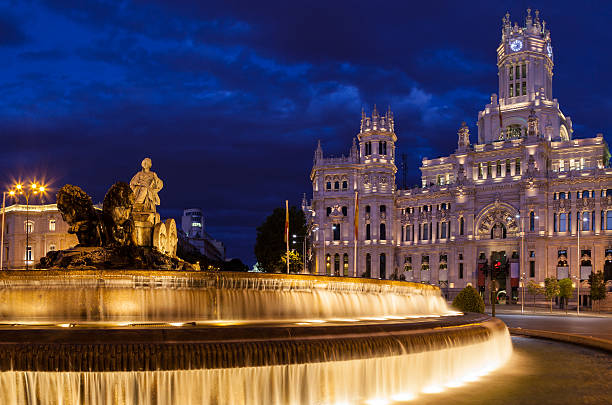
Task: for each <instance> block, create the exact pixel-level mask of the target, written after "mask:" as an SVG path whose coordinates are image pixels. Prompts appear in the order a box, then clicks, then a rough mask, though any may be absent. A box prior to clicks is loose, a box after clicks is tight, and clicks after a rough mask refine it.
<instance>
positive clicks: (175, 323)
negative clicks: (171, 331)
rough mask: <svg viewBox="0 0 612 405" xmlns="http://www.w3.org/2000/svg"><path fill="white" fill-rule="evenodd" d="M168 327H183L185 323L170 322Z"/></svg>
mask: <svg viewBox="0 0 612 405" xmlns="http://www.w3.org/2000/svg"><path fill="white" fill-rule="evenodd" d="M170 325H172V326H183V325H185V323H184V322H170Z"/></svg>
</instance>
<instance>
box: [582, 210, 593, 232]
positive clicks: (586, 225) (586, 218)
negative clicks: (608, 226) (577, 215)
mask: <svg viewBox="0 0 612 405" xmlns="http://www.w3.org/2000/svg"><path fill="white" fill-rule="evenodd" d="M581 216H582V223H581V224H580V229H581V230H583V231H588V230H589V229H590V222H591V215H589V213H588V212H583V213H582V215H581Z"/></svg>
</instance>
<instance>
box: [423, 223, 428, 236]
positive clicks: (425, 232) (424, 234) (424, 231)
mask: <svg viewBox="0 0 612 405" xmlns="http://www.w3.org/2000/svg"><path fill="white" fill-rule="evenodd" d="M427 231H428V229H427V224H423V232H422V236H423V240H427V239H429V238H428V236H427Z"/></svg>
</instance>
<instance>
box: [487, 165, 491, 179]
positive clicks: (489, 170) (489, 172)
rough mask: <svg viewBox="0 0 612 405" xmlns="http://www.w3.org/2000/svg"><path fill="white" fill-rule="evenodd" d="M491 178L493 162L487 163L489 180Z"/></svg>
mask: <svg viewBox="0 0 612 405" xmlns="http://www.w3.org/2000/svg"><path fill="white" fill-rule="evenodd" d="M490 178H491V162H487V179H490Z"/></svg>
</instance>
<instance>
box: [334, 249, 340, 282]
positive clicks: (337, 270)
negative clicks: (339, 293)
mask: <svg viewBox="0 0 612 405" xmlns="http://www.w3.org/2000/svg"><path fill="white" fill-rule="evenodd" d="M339 275H340V255H339V254H338V253H336V254H335V255H334V276H339Z"/></svg>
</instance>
